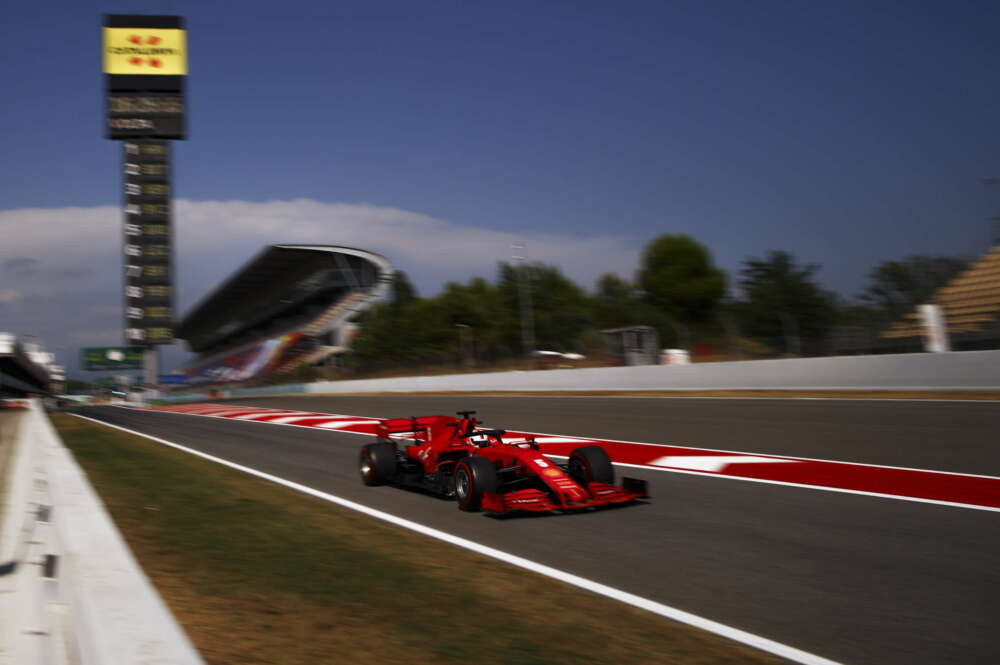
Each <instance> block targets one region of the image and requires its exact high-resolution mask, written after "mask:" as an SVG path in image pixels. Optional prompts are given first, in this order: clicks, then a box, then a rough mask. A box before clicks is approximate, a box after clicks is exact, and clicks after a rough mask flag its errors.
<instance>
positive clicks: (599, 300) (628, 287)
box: [593, 273, 643, 328]
mask: <svg viewBox="0 0 1000 665" xmlns="http://www.w3.org/2000/svg"><path fill="white" fill-rule="evenodd" d="M593 311H594V320H595V322H596V323H597V325H598V326H599V327H601V328H620V327H622V326H627V325H633V324H639V323H643V321H640V320H639V301H638V299H637V298H636V291H635V288H634V287H633V286H632V284H631V283H630V282H628V281H627V280H624V279H622V278H621V277H619V276H618V275H615V274H612V273H607V274H605V275H601V276H600V277H599V278H598V279H597V292H596V293H595V294H594V298H593Z"/></svg>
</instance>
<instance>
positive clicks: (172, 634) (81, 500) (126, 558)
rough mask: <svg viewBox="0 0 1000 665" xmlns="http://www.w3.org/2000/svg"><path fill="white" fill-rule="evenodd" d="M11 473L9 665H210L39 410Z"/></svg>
mask: <svg viewBox="0 0 1000 665" xmlns="http://www.w3.org/2000/svg"><path fill="white" fill-rule="evenodd" d="M9 471H10V473H9V475H8V478H9V484H8V489H9V494H8V497H9V501H10V503H9V508H10V510H9V511H8V512H7V515H6V519H5V522H4V530H3V536H4V543H5V546H4V548H3V550H2V553H3V555H4V558H3V561H0V564H2V565H3V566H4V572H5V573H6V574H4V575H3V576H2V577H0V663H2V664H3V665H70V664H74V665H75V664H79V665H135V664H137V663H149V664H152V663H156V665H204V661H202V659H201V656H200V655H199V654H198V652H197V651H195V649H194V647H193V646H192V645H191V643H190V641H189V640H188V638H187V636H186V635H185V634H184V632H183V631H182V630H181V628H180V626H179V625H178V624H177V622H176V621H175V620H174V618H173V616H172V615H171V614H170V610H169V609H168V608H167V606H166V605H165V604H164V602H163V600H162V599H161V598H160V596H159V595H158V594H157V592H156V590H155V588H154V587H153V585H152V584H151V583H150V582H149V580H148V579H147V578H146V576H145V575H144V574H143V572H142V569H141V568H140V567H139V565H138V563H137V562H136V561H135V558H134V557H133V556H132V553H131V552H130V551H129V549H128V546H127V545H126V543H125V541H124V539H123V538H122V536H121V534H120V533H119V532H118V530H117V529H116V528H115V526H114V524H113V522H112V521H111V517H110V516H109V515H108V513H107V511H106V510H105V508H104V506H103V504H102V503H101V501H100V499H99V498H98V497H97V495H96V493H95V492H94V490H93V488H91V487H90V484H89V483H88V482H87V479H86V476H85V475H84V473H83V471H82V470H81V469H80V467H79V466H78V465H77V464H76V461H75V460H74V459H73V457H72V456H71V455H70V453H69V451H68V450H67V449H66V448H65V447H64V446H63V445H62V442H61V441H60V440H59V436H58V435H57V434H56V432H55V431H54V430H53V428H52V425H51V424H50V423H49V421H48V418H46V416H45V414H44V412H43V411H42V409H41V406H40V404H39V403H38V401H37V400H34V401H33V404H32V406H31V410H30V411H29V412H28V413H26V414H24V416H23V420H22V423H21V427H20V431H19V435H18V437H17V441H16V450H15V451H14V458H13V459H11V463H10V465H9ZM8 536H12V541H8V539H7V538H8Z"/></svg>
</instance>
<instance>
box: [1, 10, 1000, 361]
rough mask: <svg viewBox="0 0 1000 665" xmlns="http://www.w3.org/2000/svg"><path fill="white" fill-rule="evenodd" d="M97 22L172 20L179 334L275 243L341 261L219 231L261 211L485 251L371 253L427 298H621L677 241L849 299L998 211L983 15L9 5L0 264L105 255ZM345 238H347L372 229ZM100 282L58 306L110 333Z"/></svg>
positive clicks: (312, 229)
mask: <svg viewBox="0 0 1000 665" xmlns="http://www.w3.org/2000/svg"><path fill="white" fill-rule="evenodd" d="M102 12H109V13H133V12H134V13H176V14H181V15H183V16H185V17H186V19H187V21H188V29H189V32H188V36H189V51H190V64H189V66H190V77H189V106H190V115H189V120H190V140H188V141H186V142H184V143H183V144H179V145H177V147H176V151H175V174H176V175H175V185H176V187H175V191H176V193H177V196H178V197H180V198H181V199H185V200H188V201H190V202H192V205H195V208H190V210H195V209H198V210H201V213H199V215H195V214H193V213H192V217H191V219H185V218H184V217H183V216H181V215H178V218H177V228H178V244H179V246H180V248H181V249H182V250H184V248H185V247H189V248H190V252H189V254H190V256H191V257H194V256H198V257H199V260H198V261H197V262H194V261H193V259H192V260H187V259H185V256H184V255H179V256H178V258H179V260H180V265H181V268H182V270H183V271H182V272H181V274H180V275H179V279H180V280H181V282H182V287H183V288H182V301H181V308H182V310H183V309H186V308H187V307H189V306H190V305H191V304H193V300H194V299H196V298H197V297H199V296H200V295H202V294H203V293H204V291H205V290H206V289H208V288H210V287H211V286H212V285H213V284H214V283H215V281H216V280H217V279H220V278H221V277H222V276H224V274H225V272H226V271H229V270H231V269H233V268H235V267H236V266H238V265H239V264H240V263H242V262H243V261H244V260H245V259H246V258H248V257H249V256H250V255H251V254H252V253H253V251H255V250H256V249H257V248H258V247H259V246H260V245H261V244H263V243H264V242H270V241H281V240H282V239H283V237H282V235H281V233H282V232H283V231H284V230H287V231H288V234H289V235H292V236H295V237H296V239H298V238H303V237H305V238H311V240H312V241H314V242H329V243H334V244H336V243H338V242H341V235H342V233H341V230H342V229H341V228H340V224H341V222H340V221H339V218H338V217H337V216H336V215H332V216H330V217H329V218H328V219H329V220H330V221H329V223H328V224H327V225H326V226H323V225H320V226H319V227H317V226H316V224H315V218H314V217H309V215H308V214H307V215H306V217H309V219H308V220H307V221H306V222H303V224H306V226H304V227H303V228H302V229H299V228H298V227H296V224H297V222H296V219H298V218H296V217H295V216H294V215H293V216H292V217H289V218H287V219H288V220H290V221H287V222H286V224H285V226H282V227H278V228H270V227H269V229H268V230H267V231H266V232H263V231H261V232H257V231H255V230H254V229H256V228H258V227H253V228H251V229H249V230H248V231H247V233H245V234H242V233H241V232H240V228H241V227H240V222H239V219H238V218H237V217H232V215H236V211H239V214H240V215H244V214H248V215H249V216H251V217H256V218H258V219H260V214H261V213H262V212H263V211H267V210H270V208H267V207H257V208H253V207H251V208H246V207H245V206H246V205H248V204H255V203H256V204H261V205H263V206H266V205H267V204H268V202H295V201H299V200H307V201H304V202H302V205H303V206H305V207H306V208H308V209H309V210H311V211H312V213H310V214H319V213H317V212H316V211H317V210H319V209H318V208H315V207H313V208H309V206H313V205H314V203H313V202H318V203H319V204H327V205H331V206H337V205H348V206H354V207H352V208H348V209H342V208H337V209H336V210H341V211H343V210H350V211H353V212H352V213H351V214H352V215H353V214H354V213H357V212H358V211H362V210H366V211H368V212H369V213H371V212H372V211H376V212H378V211H382V212H380V213H378V214H383V213H384V211H387V210H388V211H395V212H394V213H392V214H399V215H401V216H402V217H401V219H424V218H430V219H432V220H437V221H439V222H441V224H440V225H438V226H435V225H433V224H432V225H431V226H430V227H429V228H432V229H436V231H428V230H427V229H425V228H424V227H420V229H423V230H420V229H418V230H417V231H415V233H416V235H415V236H414V238H413V239H411V240H414V241H416V242H426V243H428V244H436V245H444V246H447V244H448V243H449V242H451V241H452V239H453V238H455V239H456V243H458V244H459V245H460V246H464V245H462V242H466V243H474V242H476V241H477V239H479V240H481V241H482V243H489V244H486V245H483V246H482V249H481V252H480V254H479V255H477V260H476V262H475V263H474V264H473V265H467V264H462V263H461V262H459V263H457V264H455V265H454V266H453V268H452V269H450V270H449V269H447V268H446V267H442V264H441V261H440V260H436V261H435V262H434V263H433V264H430V263H426V262H422V261H421V256H420V253H419V252H415V253H407V252H406V251H403V250H398V251H397V252H396V253H397V255H395V256H394V255H393V251H394V248H393V247H392V246H390V245H386V244H385V242H384V237H380V236H373V237H372V238H371V240H370V242H369V244H370V247H369V248H371V249H375V250H378V251H383V253H386V255H387V256H388V257H389V258H390V260H393V261H394V262H396V263H397V264H399V265H400V266H401V267H403V268H404V269H406V270H407V271H408V272H410V273H411V275H412V276H413V278H414V281H415V282H416V283H417V284H418V286H419V287H420V288H421V290H422V291H423V292H425V293H429V292H433V291H434V290H436V289H437V288H438V286H439V285H440V283H441V280H443V279H465V278H467V277H471V276H473V275H475V274H482V275H487V276H491V275H492V273H493V265H494V264H495V262H496V261H497V260H502V259H505V258H506V257H507V256H508V255H509V243H508V242H507V239H508V238H509V237H510V236H517V237H519V238H523V239H525V240H526V241H527V244H528V246H529V254H531V255H532V258H534V259H537V260H541V261H545V262H550V263H557V264H559V265H561V266H562V267H563V268H564V269H565V270H566V271H567V273H569V274H571V275H572V276H574V278H577V279H578V280H579V281H581V282H582V283H583V284H585V285H586V286H590V285H591V284H592V282H593V279H594V278H595V277H596V276H597V274H598V272H600V271H603V270H616V271H618V272H621V273H622V274H624V275H626V276H628V275H629V274H630V273H631V271H632V270H633V269H634V266H635V260H636V255H637V252H638V251H639V249H641V247H642V245H643V244H644V243H645V242H646V241H648V240H649V239H651V238H653V237H655V236H656V235H657V234H660V233H665V232H672V233H687V234H690V235H692V236H694V237H695V238H696V239H698V240H699V241H701V242H703V243H704V244H706V245H707V246H708V247H709V249H710V250H711V251H712V253H713V255H714V256H715V258H716V261H717V262H718V263H719V265H721V266H722V267H723V268H725V269H726V270H729V271H730V272H731V273H733V272H735V271H738V269H739V265H740V263H741V262H742V261H743V260H744V259H746V258H747V257H749V256H759V255H762V254H763V253H764V252H766V251H767V250H770V249H786V250H789V251H791V252H792V253H794V254H795V255H796V256H797V257H798V258H800V259H801V260H802V261H806V262H814V263H818V264H821V265H822V266H823V269H822V271H821V272H820V278H821V279H822V280H823V282H824V283H825V284H826V285H827V286H828V287H829V288H831V289H834V290H836V291H838V292H840V293H842V294H843V295H846V296H850V295H853V294H855V293H857V292H858V291H859V290H860V289H861V288H862V287H863V285H864V281H865V275H866V273H867V271H868V270H870V269H871V267H872V266H874V265H875V264H876V263H878V262H879V261H882V260H885V259H891V258H898V257H902V256H905V255H907V254H911V253H916V252H923V253H941V254H965V255H973V256H974V255H977V254H979V253H981V252H982V251H983V250H984V249H985V247H986V242H987V223H986V218H987V217H989V216H991V215H995V214H1000V186H997V187H995V188H990V187H987V186H984V185H982V184H981V183H980V180H981V179H982V178H984V177H987V176H992V175H1000V155H998V147H1000V138H998V134H1000V132H998V129H1000V127H998V121H997V117H998V115H1000V114H998V102H1000V93H998V86H997V76H998V74H997V72H998V71H1000V66H998V65H1000V47H998V46H997V40H996V38H995V26H996V25H997V22H998V19H1000V9H998V6H997V5H996V3H991V2H935V3H923V2H829V3H820V2H792V1H787V2H780V1H768V0H761V1H757V2H738V1H735V0H734V1H719V2H627V1H625V2H615V3H610V2H570V1H561V0H560V1H557V0H548V1H538V2H519V1H508V2H503V3H497V2H478V1H468V0H467V1H465V2H413V1H410V2H390V1H367V2H355V1H353V0H343V1H340V2H335V3H318V2H317V3H306V2H283V3H273V2H272V3H263V2H256V1H249V2H241V3H225V2H211V1H204V0H203V1H199V2H183V1H176V2H144V3H124V2H115V3H108V4H103V3H96V2H85V1H80V2H44V1H40V2H36V3H17V4H16V5H14V6H12V7H7V8H5V20H4V25H3V28H2V35H0V36H2V39H0V57H2V62H3V65H4V66H3V68H2V70H0V72H2V74H0V76H2V81H3V86H4V90H5V101H4V103H3V104H2V105H0V119H2V121H3V127H4V128H6V130H7V131H5V132H4V133H3V135H2V136H0V154H3V155H4V158H3V159H2V160H0V219H3V220H6V225H5V228H4V229H3V231H4V233H5V234H7V237H10V234H11V233H13V234H15V235H20V234H29V235H30V234H35V235H38V234H42V235H41V236H40V237H38V238H34V237H33V238H32V239H30V242H29V241H28V240H25V241H24V242H23V243H22V245H17V243H10V244H8V247H7V249H6V250H5V249H4V248H3V247H0V263H2V262H3V261H5V260H7V261H9V260H13V259H17V258H24V257H25V256H28V257H29V258H35V259H39V260H44V262H46V263H47V264H50V268H51V269H52V271H55V272H56V273H58V270H59V269H70V268H69V267H67V266H69V264H71V263H72V264H74V265H76V264H77V263H80V262H81V261H82V260H83V258H81V256H78V255H76V254H73V252H76V253H77V254H79V251H80V250H79V247H77V245H79V244H80V243H84V244H86V243H96V244H107V245H108V246H112V249H115V250H117V244H118V243H120V234H119V232H118V231H117V230H116V226H115V224H116V223H117V221H116V220H115V219H114V212H113V210H111V209H110V208H108V206H117V205H118V203H119V194H118V192H119V191H120V176H119V174H118V162H119V156H118V148H117V146H116V145H115V144H114V143H113V142H111V141H106V140H104V139H103V138H102V137H101V122H102V118H101V109H102V106H101V76H100V73H99V72H100V30H99V27H100V23H101V13H102ZM205 202H226V204H227V205H228V207H226V205H223V208H213V210H216V209H217V210H219V211H220V214H227V215H230V216H231V217H232V219H231V221H230V222H228V223H227V224H220V229H224V230H225V233H224V234H221V235H219V236H216V237H213V236H211V235H205V229H202V228H200V227H199V228H195V226H194V225H195V224H198V225H202V224H208V225H211V224H213V222H212V219H211V216H210V215H209V216H207V217H206V216H205V215H206V210H208V209H207V208H205V207H204V205H203V206H202V208H197V204H205ZM206 205H207V204H206ZM220 205H222V204H220ZM25 209H32V210H31V211H30V212H32V214H34V213H35V212H38V214H39V215H40V217H39V218H40V219H44V218H45V217H46V215H45V213H44V211H46V210H49V211H50V213H51V214H50V216H51V217H52V218H59V219H60V220H62V221H61V222H60V223H59V224H54V225H53V229H54V230H53V233H55V232H56V231H55V229H56V228H58V229H62V230H61V231H59V233H63V234H65V233H69V234H71V235H72V233H73V232H72V231H71V230H70V229H74V228H77V227H75V226H73V224H74V222H73V214H74V213H73V211H74V210H76V211H79V212H80V217H79V219H80V224H79V236H78V240H77V242H76V243H71V244H67V243H65V242H64V241H61V240H59V239H58V238H54V237H53V238H51V240H52V243H51V245H47V244H46V241H45V237H44V226H41V227H38V226H36V227H32V228H30V229H29V228H28V224H27V223H26V222H25V220H26V219H28V216H27V215H26V214H25V213H24V210H25ZM248 211H253V212H248ZM105 217H106V218H107V219H108V220H110V221H109V222H108V223H103V222H102V221H94V220H104V218H105ZM32 219H34V217H32ZM351 219H352V220H353V221H352V222H350V223H347V222H345V224H347V226H350V228H351V229H353V231H351V233H348V234H347V235H349V236H350V238H351V240H352V241H353V242H355V243H361V242H365V240H366V238H365V236H364V234H363V233H362V231H361V230H360V229H361V228H362V227H364V221H363V219H364V216H363V215H362V216H361V217H357V215H354V217H351ZM85 220H90V221H85ZM195 220H198V221H197V222H196V221H195ZM310 224H311V226H310ZM351 224H353V226H351ZM265 225H266V224H265ZM306 227H308V229H309V231H308V233H307V232H306V231H304V230H303V229H305V228H306ZM376 228H377V225H376ZM220 233H221V232H220ZM199 234H201V235H199ZM234 234H235V235H239V236H240V238H239V239H237V238H236V237H235V236H234ZM310 234H312V235H310ZM420 234H424V235H420ZM185 235H187V236H188V237H189V238H190V239H191V240H188V241H185V238H184V236H185ZM313 236H316V237H313ZM194 238H200V240H199V242H200V243H201V244H199V245H197V246H192V245H191V244H190V243H192V242H194V240H193V239H194ZM185 242H187V243H188V245H185ZM206 244H208V245H210V246H206ZM15 245H17V246H15ZM566 247H573V248H576V249H574V250H573V251H569V250H566V251H560V249H559V248H566ZM532 248H534V250H535V251H532ZM29 250H30V251H33V252H35V254H31V253H30V251H29ZM576 250H579V251H576ZM26 252H27V253H26ZM574 252H575V253H574ZM588 252H589V253H588ZM64 253H65V256H66V266H62V265H61V263H60V261H62V257H63V255H64ZM70 255H72V256H70ZM94 256H97V254H95V255H94ZM102 256H103V255H102ZM109 256H110V255H109ZM206 256H211V257H214V258H213V259H211V260H209V261H208V262H209V263H210V265H206V264H205V260H206V259H205V257H206ZM90 260H97V259H93V258H91V259H90ZM100 261H104V259H100ZM107 261H108V262H111V263H112V264H113V262H114V260H113V259H108V260H107ZM105 267H106V269H107V270H111V271H113V272H112V274H111V276H110V277H109V280H110V281H108V282H107V284H105V282H104V281H103V280H101V281H100V284H101V287H100V290H98V289H97V282H95V286H94V289H93V290H91V291H89V292H88V294H89V295H87V296H86V298H77V300H81V301H82V300H87V302H90V301H91V300H92V301H93V303H100V302H103V301H102V300H101V295H100V294H101V293H103V292H104V291H107V292H108V293H106V296H107V303H106V304H105V305H100V304H94V305H93V306H94V307H97V308H98V309H100V308H101V307H102V306H103V307H104V309H103V310H101V311H103V312H104V314H102V316H104V315H106V314H107V312H108V311H110V309H109V308H113V307H114V306H116V305H120V295H119V294H120V289H118V288H117V287H115V286H114V283H115V281H114V280H116V279H117V278H118V272H117V269H115V268H114V266H113V265H111V266H105ZM44 274H50V273H44ZM52 274H54V273H52ZM39 275H42V273H39ZM39 275H36V276H35V277H34V278H33V279H35V280H36V281H37V280H39V279H42V278H43V277H42V276H39ZM2 279H4V278H3V276H2V275H0V280H2ZM108 284H110V286H108ZM50 286H52V290H56V291H57V290H58V289H57V288H56V286H55V282H53V283H52V285H50ZM4 288H5V287H4V284H3V283H0V295H2V292H3V290H4ZM15 290H16V291H17V296H16V298H17V303H18V304H17V306H16V307H15V306H14V305H12V304H10V303H11V302H13V300H14V299H15V296H14V295H9V297H8V298H7V299H6V300H7V301H8V303H7V306H6V309H4V304H3V303H4V298H2V297H0V329H2V328H15V329H18V328H20V332H35V333H36V334H39V335H40V336H42V337H43V339H44V338H46V336H47V335H55V334H56V333H55V332H54V331H50V330H45V329H38V328H50V327H52V326H53V325H54V324H53V323H52V320H53V319H52V317H46V316H42V315H41V314H40V313H39V308H42V307H45V306H52V301H43V300H39V301H38V302H32V301H31V298H33V297H35V296H33V295H32V293H30V289H28V288H27V287H26V286H24V285H23V284H20V285H15V286H13V287H12V286H9V285H8V287H7V291H8V292H9V293H14V291H15ZM89 306H90V305H88V307H89ZM95 316H96V315H95ZM115 316H117V315H115ZM15 317H17V318H16V319H15ZM5 319H6V320H5ZM112 319H113V320H109V322H108V325H107V326H106V329H107V330H108V331H110V330H112V329H114V328H115V327H116V326H117V327H120V326H118V322H119V321H120V319H118V318H114V317H112ZM19 323H20V325H18V324H19ZM96 325H97V324H96V323H95V324H93V325H92V326H91V327H92V328H93V333H94V334H93V336H92V338H94V339H96V338H97V337H99V334H100V333H99V331H98V327H94V326H96ZM24 326H28V327H31V328H33V329H34V330H25V329H24ZM108 334H110V333H108ZM88 339H91V338H88ZM117 341H118V339H110V340H108V342H107V343H116V342H117ZM72 343H73V342H72V341H62V342H60V345H62V346H64V347H67V348H68V347H69V346H72Z"/></svg>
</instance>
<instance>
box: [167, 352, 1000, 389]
mask: <svg viewBox="0 0 1000 665" xmlns="http://www.w3.org/2000/svg"><path fill="white" fill-rule="evenodd" d="M484 390H488V391H494V390H496V391H523V392H532V391H594V390H601V391H614V390H622V391H632V390H1000V351H959V352H952V353H905V354H894V355H878V356H835V357H829V358H785V359H780V360H749V361H742V362H724V363H696V364H693V365H642V366H638V367H600V368H589V369H562V370H544V371H542V370H539V371H527V372H525V371H514V372H490V373H483V374H452V375H445V376H412V377H399V378H392V379H359V380H350V381H319V382H316V383H308V384H290V385H284V386H268V387H263V388H250V389H236V390H230V391H221V394H220V396H222V397H250V396H256V395H274V394H288V393H325V394H330V393H332V394H338V393H339V394H343V393H419V392H441V391H484ZM206 398H207V395H205V394H197V395H185V396H179V397H176V398H167V401H199V400H203V399H206Z"/></svg>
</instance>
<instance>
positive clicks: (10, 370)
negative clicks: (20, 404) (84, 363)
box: [0, 332, 66, 397]
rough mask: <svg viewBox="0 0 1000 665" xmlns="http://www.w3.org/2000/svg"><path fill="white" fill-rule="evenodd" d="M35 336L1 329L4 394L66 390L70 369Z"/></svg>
mask: <svg viewBox="0 0 1000 665" xmlns="http://www.w3.org/2000/svg"><path fill="white" fill-rule="evenodd" d="M55 360H56V357H55V355H54V354H52V353H49V352H48V351H46V350H45V349H44V348H43V347H42V345H41V343H40V342H39V341H38V340H37V339H35V338H33V337H29V338H26V339H18V338H17V336H16V335H14V334H13V333H7V332H0V397H23V396H24V395H30V394H35V393H38V394H48V393H54V392H62V390H63V384H64V383H65V381H66V372H65V370H64V369H63V366H62V365H57V364H55Z"/></svg>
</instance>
